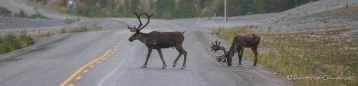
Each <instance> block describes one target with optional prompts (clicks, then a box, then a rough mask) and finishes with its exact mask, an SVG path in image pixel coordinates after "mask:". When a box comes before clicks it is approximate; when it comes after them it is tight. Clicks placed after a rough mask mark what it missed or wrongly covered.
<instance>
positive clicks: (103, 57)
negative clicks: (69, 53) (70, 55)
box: [60, 32, 132, 86]
mask: <svg viewBox="0 0 358 86" xmlns="http://www.w3.org/2000/svg"><path fill="white" fill-rule="evenodd" d="M131 34H132V32H130V33H128V34H127V35H126V36H125V37H124V38H123V39H122V40H121V41H120V42H119V43H118V45H116V46H115V49H114V51H117V49H116V48H117V47H118V46H119V45H120V44H121V43H122V42H123V41H124V40H125V39H127V37H128V36H130V35H131ZM111 51H112V49H109V50H108V51H107V52H106V53H105V54H103V55H102V56H101V57H98V58H97V59H95V60H93V61H91V62H90V63H87V64H86V65H83V66H82V67H81V68H80V69H78V70H77V71H76V72H75V73H73V74H72V75H71V76H70V77H68V78H67V79H66V80H65V81H64V82H62V83H61V84H60V86H65V85H66V84H67V83H68V82H70V81H71V80H72V79H73V78H74V77H75V76H77V74H79V73H80V72H81V71H82V70H83V69H85V68H86V67H88V66H89V67H91V68H93V66H94V65H93V63H100V62H99V60H101V59H102V60H104V59H106V58H105V57H106V56H107V57H110V56H111V55H110V54H109V53H111V54H113V53H114V51H113V52H111ZM83 72H84V73H87V72H88V70H84V71H83ZM76 79H81V76H79V77H77V78H76ZM73 85H74V84H68V86H73Z"/></svg>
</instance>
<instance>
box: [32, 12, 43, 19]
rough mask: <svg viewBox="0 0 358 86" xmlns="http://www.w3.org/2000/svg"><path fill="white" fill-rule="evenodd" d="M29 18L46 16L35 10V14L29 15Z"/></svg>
mask: <svg viewBox="0 0 358 86" xmlns="http://www.w3.org/2000/svg"><path fill="white" fill-rule="evenodd" d="M29 18H44V19H47V17H46V16H44V15H42V14H41V13H40V12H36V13H35V14H32V15H30V16H29Z"/></svg>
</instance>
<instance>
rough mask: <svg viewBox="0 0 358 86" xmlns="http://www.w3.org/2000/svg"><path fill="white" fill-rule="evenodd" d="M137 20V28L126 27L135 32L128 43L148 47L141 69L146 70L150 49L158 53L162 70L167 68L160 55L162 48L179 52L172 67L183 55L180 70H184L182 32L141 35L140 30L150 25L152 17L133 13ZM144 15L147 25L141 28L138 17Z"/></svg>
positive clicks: (156, 32) (184, 53)
mask: <svg viewBox="0 0 358 86" xmlns="http://www.w3.org/2000/svg"><path fill="white" fill-rule="evenodd" d="M133 13H134V14H135V15H136V16H137V18H138V20H139V26H138V27H136V26H133V27H132V28H130V27H129V26H128V29H130V31H131V32H135V33H134V34H133V35H132V36H131V37H130V38H129V41H130V42H133V41H134V40H139V41H140V42H142V43H144V44H145V46H147V47H148V54H147V59H146V61H145V63H144V64H143V66H142V67H141V68H146V67H147V62H148V59H149V57H150V55H151V52H152V49H156V50H157V51H158V53H159V56H160V58H161V60H162V62H163V67H162V68H163V69H165V68H166V67H167V65H166V63H165V61H164V59H163V55H162V51H161V49H162V48H170V47H171V48H173V47H175V49H176V50H177V51H178V52H179V55H178V57H177V58H176V59H175V61H174V63H173V67H175V66H176V64H177V61H178V59H179V58H180V57H181V55H184V62H183V66H182V68H181V69H184V68H185V67H186V65H185V63H186V56H187V52H186V51H185V50H184V49H183V47H182V44H183V41H184V33H185V31H184V32H158V31H152V32H150V33H142V32H141V30H142V29H143V28H144V27H146V26H147V25H148V24H149V23H150V18H151V17H152V16H153V15H154V14H152V15H148V14H147V13H141V14H139V15H138V13H136V12H133ZM143 14H144V15H146V16H147V18H148V19H147V23H146V24H145V25H144V26H142V25H143V24H142V21H141V20H140V16H141V15H143Z"/></svg>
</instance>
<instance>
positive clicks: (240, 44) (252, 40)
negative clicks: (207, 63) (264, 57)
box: [211, 34, 261, 67]
mask: <svg viewBox="0 0 358 86" xmlns="http://www.w3.org/2000/svg"><path fill="white" fill-rule="evenodd" d="M260 40H261V38H260V37H259V36H258V35H256V34H247V35H236V36H235V37H234V41H233V42H232V44H231V47H230V50H229V51H228V52H227V53H226V52H225V48H224V47H221V46H220V42H219V45H218V44H217V43H216V45H214V44H212V45H213V46H211V49H212V50H215V51H217V50H224V55H223V56H225V57H226V59H227V63H228V65H229V66H231V63H232V57H233V56H234V54H235V53H236V52H237V53H238V56H239V67H240V66H241V59H242V55H243V53H244V48H251V50H252V51H253V52H254V54H255V61H254V65H253V66H256V63H257V55H258V53H257V47H258V45H259V43H260ZM215 42H216V41H215ZM223 56H221V57H219V58H217V60H218V61H219V62H220V61H221V60H222V59H224V58H225V57H223Z"/></svg>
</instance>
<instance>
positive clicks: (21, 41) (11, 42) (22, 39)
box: [0, 31, 35, 54]
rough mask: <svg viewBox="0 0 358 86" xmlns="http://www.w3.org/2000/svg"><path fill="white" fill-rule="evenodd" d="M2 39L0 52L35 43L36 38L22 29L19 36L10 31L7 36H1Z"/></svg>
mask: <svg viewBox="0 0 358 86" xmlns="http://www.w3.org/2000/svg"><path fill="white" fill-rule="evenodd" d="M0 39H1V43H0V46H1V47H0V54H4V53H8V52H11V51H15V50H17V49H21V48H25V47H28V46H30V45H33V44H35V41H34V39H33V38H32V37H31V36H28V35H26V31H21V32H20V35H18V36H17V35H15V34H13V33H10V34H7V35H5V37H0Z"/></svg>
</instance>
